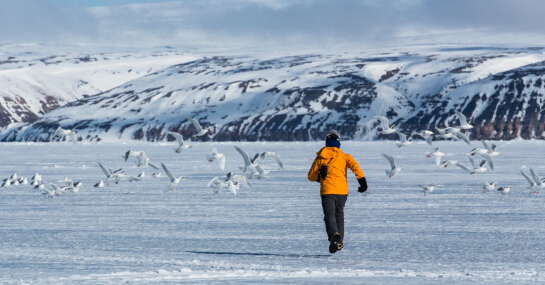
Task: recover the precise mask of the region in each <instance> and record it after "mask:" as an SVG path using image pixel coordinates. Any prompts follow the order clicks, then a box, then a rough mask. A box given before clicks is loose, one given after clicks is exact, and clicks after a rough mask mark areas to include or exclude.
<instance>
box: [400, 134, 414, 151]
mask: <svg viewBox="0 0 545 285" xmlns="http://www.w3.org/2000/svg"><path fill="white" fill-rule="evenodd" d="M397 135H398V136H399V142H397V143H396V145H397V147H402V146H405V145H411V144H414V142H412V141H411V140H410V138H409V139H407V136H406V135H405V134H404V133H401V132H397Z"/></svg>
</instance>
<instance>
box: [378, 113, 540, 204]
mask: <svg viewBox="0 0 545 285" xmlns="http://www.w3.org/2000/svg"><path fill="white" fill-rule="evenodd" d="M456 115H457V116H458V119H459V121H460V125H458V126H453V127H446V128H444V129H441V128H438V127H435V129H436V132H432V131H430V130H423V131H420V132H413V133H412V134H411V136H410V137H409V138H407V135H405V134H403V133H401V132H400V131H398V130H396V129H394V127H395V126H394V125H391V126H390V125H389V123H388V118H386V117H383V116H374V118H376V119H378V120H379V121H380V123H381V127H382V131H380V132H379V135H386V134H393V133H397V134H398V136H399V141H398V142H396V146H397V147H399V148H401V147H403V146H408V145H412V144H414V142H413V141H412V139H411V137H412V136H415V135H417V136H420V137H422V138H423V139H424V140H425V141H426V142H427V143H428V144H429V145H430V146H431V145H432V142H433V138H434V137H435V138H438V139H452V140H455V141H463V142H465V143H467V144H468V145H471V143H470V141H469V137H468V135H467V134H465V133H464V132H463V131H464V130H470V129H472V128H473V126H472V125H470V124H469V123H468V120H467V118H466V117H465V116H464V115H463V114H462V113H460V112H456ZM481 142H482V144H483V147H484V148H474V149H472V150H471V151H469V153H467V155H468V158H469V162H470V166H467V165H465V164H464V163H462V162H460V161H458V160H442V159H443V158H444V156H445V153H443V152H441V151H439V148H438V147H436V148H434V149H433V151H431V152H430V153H428V154H427V155H426V156H427V157H428V158H431V157H434V158H435V164H436V165H437V166H440V167H448V166H449V165H455V166H457V167H459V168H461V169H463V170H465V171H467V172H468V173H470V174H474V173H479V172H486V171H493V170H494V161H493V157H495V156H498V155H501V153H500V152H498V151H497V150H496V148H497V146H496V145H495V144H493V143H492V144H491V143H487V142H485V141H481ZM382 156H383V157H384V158H386V159H387V160H388V162H389V164H390V169H389V170H386V171H385V172H386V175H387V176H388V178H392V177H393V176H394V175H395V174H396V173H399V172H400V171H402V170H403V169H404V166H399V165H397V164H396V161H395V159H394V157H393V156H391V155H388V154H386V153H382ZM475 156H480V157H481V159H480V160H476V159H474V157H475ZM519 171H520V173H521V174H522V176H524V178H525V179H526V180H527V181H528V183H529V184H530V186H529V187H528V189H530V190H531V191H530V193H531V194H539V189H541V188H544V187H545V178H540V177H539V175H537V174H536V172H535V171H534V170H533V169H532V168H531V167H530V175H528V174H526V173H525V172H524V171H523V170H522V168H521V169H520V170H519ZM442 186H443V185H439V184H431V185H424V184H422V185H420V187H422V189H423V190H422V192H424V196H425V195H426V194H428V193H430V192H432V191H433V190H434V189H435V188H436V187H442ZM511 188H512V187H511V186H501V187H498V183H497V182H484V183H483V189H484V192H485V193H486V192H488V191H492V190H494V189H496V190H497V191H499V192H500V193H501V194H503V195H505V194H506V193H508V192H509V191H510V190H511Z"/></svg>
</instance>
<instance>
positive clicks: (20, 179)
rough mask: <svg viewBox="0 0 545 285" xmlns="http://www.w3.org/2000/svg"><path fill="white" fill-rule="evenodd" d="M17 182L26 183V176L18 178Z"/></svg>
mask: <svg viewBox="0 0 545 285" xmlns="http://www.w3.org/2000/svg"><path fill="white" fill-rule="evenodd" d="M19 184H21V185H27V184H28V179H27V178H26V177H21V178H19Z"/></svg>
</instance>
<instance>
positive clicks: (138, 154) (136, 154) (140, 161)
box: [123, 150, 159, 169]
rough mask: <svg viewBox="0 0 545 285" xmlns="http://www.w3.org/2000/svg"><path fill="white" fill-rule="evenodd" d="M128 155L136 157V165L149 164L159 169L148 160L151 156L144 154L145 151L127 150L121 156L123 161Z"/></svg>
mask: <svg viewBox="0 0 545 285" xmlns="http://www.w3.org/2000/svg"><path fill="white" fill-rule="evenodd" d="M129 157H136V158H137V159H138V163H137V165H136V166H138V167H140V166H144V167H146V166H151V167H153V168H155V169H159V167H158V166H157V165H155V164H154V163H152V162H151V161H150V160H151V158H149V157H147V156H146V153H145V152H144V151H136V150H128V151H127V152H125V155H123V158H125V161H127V160H128V159H129Z"/></svg>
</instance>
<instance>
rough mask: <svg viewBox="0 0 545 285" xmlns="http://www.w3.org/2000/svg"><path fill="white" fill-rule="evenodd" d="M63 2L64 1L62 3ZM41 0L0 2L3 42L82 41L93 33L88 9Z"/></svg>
mask: <svg viewBox="0 0 545 285" xmlns="http://www.w3.org/2000/svg"><path fill="white" fill-rule="evenodd" d="M65 2H66V3H65ZM65 2H62V3H63V5H59V4H54V3H52V2H49V1H40V0H17V1H3V2H2V4H0V27H2V29H1V31H0V40H1V41H4V42H20V41H23V42H44V43H47V42H59V41H69V42H74V41H85V40H87V39H89V38H93V37H96V34H95V29H94V28H93V26H95V25H96V19H95V17H94V16H93V15H91V14H90V13H89V12H88V11H87V10H85V9H83V8H81V7H78V6H73V5H72V4H70V2H67V1H65Z"/></svg>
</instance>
